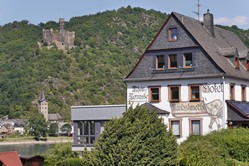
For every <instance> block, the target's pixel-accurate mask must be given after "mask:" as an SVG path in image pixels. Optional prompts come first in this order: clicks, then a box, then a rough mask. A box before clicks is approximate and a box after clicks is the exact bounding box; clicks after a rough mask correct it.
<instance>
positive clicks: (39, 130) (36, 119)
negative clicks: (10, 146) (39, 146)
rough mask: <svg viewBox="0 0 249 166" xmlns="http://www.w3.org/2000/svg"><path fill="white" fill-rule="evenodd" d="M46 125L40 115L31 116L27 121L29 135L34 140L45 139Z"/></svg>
mask: <svg viewBox="0 0 249 166" xmlns="http://www.w3.org/2000/svg"><path fill="white" fill-rule="evenodd" d="M47 127H48V124H47V122H46V120H45V118H44V116H43V115H42V114H41V113H36V114H32V115H31V116H30V118H29V119H28V130H29V134H30V135H32V136H34V137H35V138H40V137H41V136H42V137H46V136H47V132H48V129H47Z"/></svg>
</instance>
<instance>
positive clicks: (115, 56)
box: [0, 6, 167, 119]
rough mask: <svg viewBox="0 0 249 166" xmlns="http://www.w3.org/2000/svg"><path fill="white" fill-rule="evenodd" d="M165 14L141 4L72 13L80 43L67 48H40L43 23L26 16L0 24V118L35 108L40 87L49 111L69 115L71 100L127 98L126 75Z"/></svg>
mask: <svg viewBox="0 0 249 166" xmlns="http://www.w3.org/2000/svg"><path fill="white" fill-rule="evenodd" d="M166 18H167V15H166V14H163V13H160V12H157V11H153V10H144V9H141V8H131V7H129V6H128V7H127V8H120V9H119V10H117V11H106V12H103V13H97V14H95V15H89V16H82V17H74V18H72V19H71V20H70V21H69V22H66V24H65V29H67V30H69V31H75V33H76V41H75V43H76V45H77V46H78V47H77V48H75V49H73V50H70V51H67V52H65V53H63V51H61V50H57V49H56V48H52V49H47V48H46V47H42V49H39V47H38V44H37V42H38V41H41V40H42V29H43V28H54V29H58V28H59V24H58V23H57V22H52V21H49V22H47V23H45V24H43V23H41V24H39V25H38V26H35V25H32V24H29V22H28V21H21V22H13V23H10V24H6V25H4V26H2V27H0V34H1V35H0V60H1V62H0V70H1V72H0V78H1V79H0V92H1V93H0V117H1V116H3V115H7V114H8V115H9V117H11V118H18V117H26V116H27V115H28V114H29V112H32V111H36V110H37V106H36V103H37V100H38V97H39V93H40V92H41V91H44V92H45V95H46V98H47V99H48V102H49V113H52V112H60V113H61V114H62V115H63V117H65V118H66V119H69V118H70V106H71V105H90V104H120V103H125V101H126V91H125V90H126V86H125V84H124V82H123V79H124V78H125V76H126V75H127V74H128V72H129V71H130V70H131V69H132V67H133V66H134V64H135V63H136V61H137V59H138V58H139V56H140V55H141V54H142V53H143V51H144V50H145V48H146V46H147V45H148V44H149V42H150V41H151V40H152V39H153V37H154V35H155V34H156V33H157V31H158V30H159V28H160V27H161V26H162V24H163V23H164V21H165V20H166Z"/></svg>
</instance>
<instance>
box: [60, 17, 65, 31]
mask: <svg viewBox="0 0 249 166" xmlns="http://www.w3.org/2000/svg"><path fill="white" fill-rule="evenodd" d="M59 23H60V32H62V31H64V25H65V20H64V18H60V19H59Z"/></svg>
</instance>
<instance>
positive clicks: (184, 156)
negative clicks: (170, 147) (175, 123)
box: [178, 128, 249, 165]
mask: <svg viewBox="0 0 249 166" xmlns="http://www.w3.org/2000/svg"><path fill="white" fill-rule="evenodd" d="M178 160H179V163H180V165H249V129H245V128H238V129H222V130H220V131H213V132H212V133H210V134H207V135H205V136H196V135H193V136H190V137H189V138H188V140H187V141H185V142H183V143H182V144H180V146H179V148H178Z"/></svg>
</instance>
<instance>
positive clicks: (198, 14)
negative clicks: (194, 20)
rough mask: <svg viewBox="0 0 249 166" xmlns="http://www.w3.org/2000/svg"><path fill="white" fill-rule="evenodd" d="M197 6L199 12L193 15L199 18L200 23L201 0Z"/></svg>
mask: <svg viewBox="0 0 249 166" xmlns="http://www.w3.org/2000/svg"><path fill="white" fill-rule="evenodd" d="M196 6H197V12H196V11H193V13H195V14H196V15H197V16H198V21H200V7H201V4H200V0H198V3H197V5H196Z"/></svg>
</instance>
